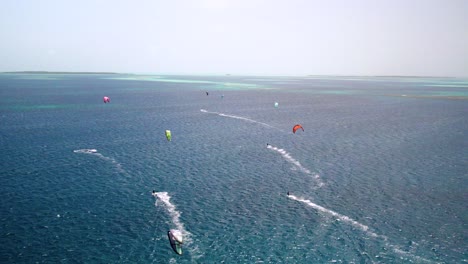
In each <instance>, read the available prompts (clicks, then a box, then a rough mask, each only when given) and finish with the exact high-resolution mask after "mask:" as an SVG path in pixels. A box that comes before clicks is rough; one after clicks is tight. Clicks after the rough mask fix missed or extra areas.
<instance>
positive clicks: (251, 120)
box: [200, 109, 283, 131]
mask: <svg viewBox="0 0 468 264" xmlns="http://www.w3.org/2000/svg"><path fill="white" fill-rule="evenodd" d="M200 112H202V113H208V114H215V115H219V116H223V117H229V118H234V119H239V120H243V121H247V122H250V123H256V124H260V125H262V126H266V127H269V128H274V129H277V130H279V131H283V130H281V129H279V128H277V127H274V126H272V125H269V124H267V123H263V122H260V121H256V120H253V119H250V118H247V117H242V116H236V115H228V114H223V113H218V112H210V111H207V110H205V109H200Z"/></svg>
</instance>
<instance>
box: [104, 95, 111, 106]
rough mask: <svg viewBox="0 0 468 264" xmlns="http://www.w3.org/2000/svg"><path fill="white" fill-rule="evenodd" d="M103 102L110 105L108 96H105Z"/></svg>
mask: <svg viewBox="0 0 468 264" xmlns="http://www.w3.org/2000/svg"><path fill="white" fill-rule="evenodd" d="M102 100H103V101H104V103H105V104H107V103H110V98H109V97H107V96H104V98H103V99H102Z"/></svg>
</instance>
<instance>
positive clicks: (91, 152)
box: [73, 149, 129, 176]
mask: <svg viewBox="0 0 468 264" xmlns="http://www.w3.org/2000/svg"><path fill="white" fill-rule="evenodd" d="M73 152H75V153H81V154H88V155H93V156H96V157H99V158H100V159H103V160H105V161H109V162H111V163H112V164H114V165H115V167H116V168H117V170H118V171H119V172H121V173H123V174H125V175H127V176H129V174H128V173H127V172H126V171H125V170H124V169H123V168H122V164H120V163H119V162H117V161H116V160H115V159H114V158H111V157H106V156H104V155H102V154H101V153H99V152H98V151H97V150H96V149H77V150H74V151H73Z"/></svg>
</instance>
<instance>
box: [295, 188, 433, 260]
mask: <svg viewBox="0 0 468 264" xmlns="http://www.w3.org/2000/svg"><path fill="white" fill-rule="evenodd" d="M288 198H289V199H292V200H295V201H298V202H301V203H304V204H306V205H308V206H310V207H312V208H314V209H315V210H317V211H320V212H322V213H325V214H328V215H331V216H332V217H335V218H336V219H338V220H339V221H342V222H344V223H347V224H350V225H352V226H355V227H357V228H359V229H360V230H361V231H363V232H364V233H365V234H366V235H368V236H370V237H373V238H379V239H382V240H383V241H385V242H386V246H387V247H389V248H391V249H392V250H393V252H395V253H397V254H399V255H403V256H406V257H408V258H412V259H414V260H416V261H418V262H419V263H421V262H427V263H433V262H432V261H430V260H428V259H425V258H423V257H420V256H416V255H414V254H411V253H410V252H407V251H404V250H401V249H400V248H399V247H398V246H395V245H392V244H390V243H389V242H388V238H387V237H386V236H383V235H379V234H376V233H374V232H372V231H370V230H369V227H368V226H366V225H364V224H361V223H359V222H358V221H356V220H354V219H352V218H350V217H348V216H346V215H342V214H339V213H337V212H335V211H333V210H330V209H327V208H325V207H323V206H320V205H318V204H315V203H313V202H312V201H311V200H308V199H303V198H299V197H297V196H295V195H288Z"/></svg>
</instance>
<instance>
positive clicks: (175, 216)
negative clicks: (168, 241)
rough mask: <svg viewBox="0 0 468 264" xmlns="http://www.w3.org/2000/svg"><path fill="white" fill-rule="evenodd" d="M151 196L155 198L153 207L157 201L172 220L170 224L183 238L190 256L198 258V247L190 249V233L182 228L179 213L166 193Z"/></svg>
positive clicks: (199, 255)
mask: <svg viewBox="0 0 468 264" xmlns="http://www.w3.org/2000/svg"><path fill="white" fill-rule="evenodd" d="M153 196H154V197H155V198H156V201H155V203H154V205H155V206H158V199H159V200H160V201H161V202H162V203H163V206H164V208H165V209H166V210H167V212H168V213H169V215H170V216H171V219H172V224H174V226H175V227H176V229H177V230H179V231H180V232H181V233H182V235H183V238H184V245H185V246H187V247H188V248H189V250H190V252H191V253H192V254H191V255H192V256H196V258H200V257H201V254H200V253H199V250H198V247H191V245H192V244H193V240H192V233H190V232H189V231H187V230H186V229H185V227H184V224H183V223H182V222H181V221H180V215H181V213H180V212H179V211H178V210H177V208H176V206H175V205H174V204H172V203H171V201H170V199H171V196H169V194H168V193H167V192H155V193H154V194H153Z"/></svg>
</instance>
